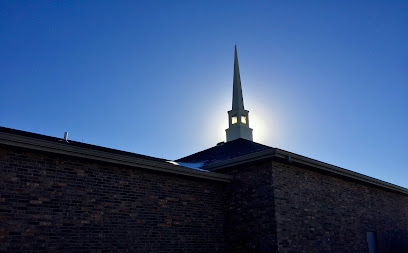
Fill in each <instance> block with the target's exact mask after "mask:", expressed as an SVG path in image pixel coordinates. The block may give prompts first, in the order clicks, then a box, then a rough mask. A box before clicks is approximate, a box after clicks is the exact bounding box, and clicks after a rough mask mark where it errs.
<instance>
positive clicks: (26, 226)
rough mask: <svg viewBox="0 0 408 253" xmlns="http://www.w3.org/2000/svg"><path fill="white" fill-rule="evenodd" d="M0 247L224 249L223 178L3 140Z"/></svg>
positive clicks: (52, 249) (29, 249)
mask: <svg viewBox="0 0 408 253" xmlns="http://www.w3.org/2000/svg"><path fill="white" fill-rule="evenodd" d="M0 172H1V177H0V224H1V226H0V251H7V252H13V251H16V252H22V251H23V252H41V251H47V252H64V251H66V252H72V251H81V252H83V251H85V252H105V251H106V252H112V251H113V252H222V251H223V249H224V241H223V231H224V228H223V224H224V222H223V221H224V216H223V203H222V201H223V199H222V189H223V184H222V183H218V182H213V181H210V180H204V179H196V178H191V177H185V176H177V175H172V174H168V173H161V172H154V171H147V170H143V169H137V168H130V167H126V166H116V165H113V164H109V163H102V162H95V161H90V160H86V159H78V158H71V157H68V156H62V155H54V154H50V153H46V152H34V151H30V150H26V149H21V148H11V147H8V146H0Z"/></svg>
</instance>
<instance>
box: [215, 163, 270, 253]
mask: <svg viewBox="0 0 408 253" xmlns="http://www.w3.org/2000/svg"><path fill="white" fill-rule="evenodd" d="M217 172H220V173H224V174H229V175H233V176H234V178H233V180H232V182H231V183H229V184H228V185H226V189H225V199H226V200H225V203H226V204H225V208H226V212H225V216H226V223H225V231H226V233H225V240H226V245H227V248H226V249H227V251H228V252H275V251H276V226H275V219H274V212H275V211H274V200H273V199H274V196H273V188H272V180H273V179H272V162H271V161H266V162H257V163H251V164H245V165H242V166H237V167H233V168H229V169H223V170H219V171H217Z"/></svg>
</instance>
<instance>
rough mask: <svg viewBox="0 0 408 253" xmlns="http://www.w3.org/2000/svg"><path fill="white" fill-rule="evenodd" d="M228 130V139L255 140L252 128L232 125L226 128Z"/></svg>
mask: <svg viewBox="0 0 408 253" xmlns="http://www.w3.org/2000/svg"><path fill="white" fill-rule="evenodd" d="M225 131H226V132H227V141H233V140H235V139H238V138H243V139H246V140H249V141H253V139H252V128H249V127H240V126H239V125H237V126H232V127H230V128H228V129H226V130H225Z"/></svg>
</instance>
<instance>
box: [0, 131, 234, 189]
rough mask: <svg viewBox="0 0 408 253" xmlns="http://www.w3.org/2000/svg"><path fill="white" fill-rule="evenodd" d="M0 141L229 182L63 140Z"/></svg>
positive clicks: (2, 136)
mask: <svg viewBox="0 0 408 253" xmlns="http://www.w3.org/2000/svg"><path fill="white" fill-rule="evenodd" d="M0 143H1V144H6V145H10V146H16V147H22V148H28V149H33V150H39V151H46V152H50V153H56V154H63V155H69V156H74V157H81V158H87V159H91V160H97V161H102V162H109V163H114V164H120V165H127V166H131V167H137V168H143V169H150V170H156V171H163V172H168V173H173V174H179V175H185V176H192V177H198V178H204V179H210V180H215V181H221V182H230V180H231V176H229V175H223V174H219V173H214V172H205V171H199V170H194V169H191V168H187V167H184V166H179V165H172V164H170V163H169V164H166V163H165V162H156V161H149V160H145V159H141V158H137V157H129V156H125V155H120V154H113V153H109V152H104V151H99V150H93V149H87V148H82V147H76V146H70V145H69V143H63V142H61V143H55V142H51V141H46V140H39V139H36V138H31V137H26V136H20V135H15V134H9V133H0Z"/></svg>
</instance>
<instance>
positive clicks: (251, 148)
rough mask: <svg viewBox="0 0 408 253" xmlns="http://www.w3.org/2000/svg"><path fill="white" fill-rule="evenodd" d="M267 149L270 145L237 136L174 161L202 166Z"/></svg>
mask: <svg viewBox="0 0 408 253" xmlns="http://www.w3.org/2000/svg"><path fill="white" fill-rule="evenodd" d="M268 149H272V147H269V146H265V145H262V144H259V143H256V142H253V141H249V140H246V139H242V138H239V139H236V140H233V141H228V142H226V143H223V142H222V143H219V144H218V145H216V146H215V147H212V148H209V149H206V150H203V151H200V152H198V153H195V154H192V155H189V156H186V157H183V158H180V159H178V160H176V162H177V163H185V164H188V163H194V164H201V166H200V167H203V166H206V165H210V164H213V163H218V162H222V161H225V160H229V159H232V158H236V157H240V156H243V155H248V154H252V153H256V152H259V151H263V150H268Z"/></svg>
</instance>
